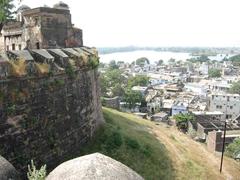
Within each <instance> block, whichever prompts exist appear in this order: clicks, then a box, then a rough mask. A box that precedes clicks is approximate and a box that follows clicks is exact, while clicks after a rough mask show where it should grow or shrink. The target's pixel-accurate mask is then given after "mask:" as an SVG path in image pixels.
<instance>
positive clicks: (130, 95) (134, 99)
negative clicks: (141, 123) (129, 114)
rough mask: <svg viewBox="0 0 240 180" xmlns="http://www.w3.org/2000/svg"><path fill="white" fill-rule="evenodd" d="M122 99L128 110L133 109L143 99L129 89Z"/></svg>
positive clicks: (140, 95)
mask: <svg viewBox="0 0 240 180" xmlns="http://www.w3.org/2000/svg"><path fill="white" fill-rule="evenodd" d="M123 99H124V101H125V102H126V103H127V107H128V108H134V107H135V104H136V103H141V102H143V101H144V97H143V95H142V94H141V93H140V92H137V91H133V90H131V89H129V90H127V91H125V94H124V97H123Z"/></svg>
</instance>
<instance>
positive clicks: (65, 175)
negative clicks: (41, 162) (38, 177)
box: [46, 153, 143, 180]
mask: <svg viewBox="0 0 240 180" xmlns="http://www.w3.org/2000/svg"><path fill="white" fill-rule="evenodd" d="M82 179H84V180H103V179H104V180H112V179H115V180H118V179H119V180H143V178H142V177H141V176H140V175H138V174H137V173H136V172H135V171H133V170H132V169H130V168H128V167H127V166H125V165H124V164H122V163H120V162H118V161H116V160H114V159H112V158H110V157H107V156H104V155H102V154H100V153H95V154H91V155H86V156H82V157H79V158H76V159H73V160H70V161H67V162H65V163H63V164H61V165H59V166H58V167H57V168H56V169H54V170H53V171H52V172H51V173H50V174H49V175H48V177H47V179H46V180H82Z"/></svg>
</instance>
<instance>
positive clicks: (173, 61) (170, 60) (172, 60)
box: [168, 58, 176, 64]
mask: <svg viewBox="0 0 240 180" xmlns="http://www.w3.org/2000/svg"><path fill="white" fill-rule="evenodd" d="M175 61H176V60H175V59H173V58H170V59H169V60H168V62H169V63H172V64H173V63H175Z"/></svg>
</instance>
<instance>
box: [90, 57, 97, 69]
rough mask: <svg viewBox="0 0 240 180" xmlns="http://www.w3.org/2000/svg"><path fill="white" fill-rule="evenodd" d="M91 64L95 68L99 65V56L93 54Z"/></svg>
mask: <svg viewBox="0 0 240 180" xmlns="http://www.w3.org/2000/svg"><path fill="white" fill-rule="evenodd" d="M89 64H90V66H91V67H92V68H93V69H95V68H96V67H98V65H99V58H98V57H96V56H92V57H91V58H90V60H89Z"/></svg>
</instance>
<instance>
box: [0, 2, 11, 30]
mask: <svg viewBox="0 0 240 180" xmlns="http://www.w3.org/2000/svg"><path fill="white" fill-rule="evenodd" d="M14 7H15V6H14V4H13V0H0V31H1V30H2V27H3V24H4V23H5V22H7V21H9V20H11V19H13V14H14V13H13V8H14Z"/></svg>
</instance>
